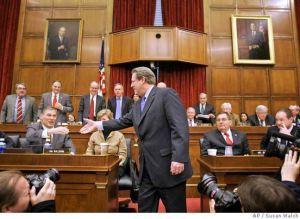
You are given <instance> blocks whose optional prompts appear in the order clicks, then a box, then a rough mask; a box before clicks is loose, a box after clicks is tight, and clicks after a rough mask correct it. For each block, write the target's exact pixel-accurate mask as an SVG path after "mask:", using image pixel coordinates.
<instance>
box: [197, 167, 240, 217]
mask: <svg viewBox="0 0 300 219" xmlns="http://www.w3.org/2000/svg"><path fill="white" fill-rule="evenodd" d="M197 188H198V191H199V192H200V193H201V194H202V195H206V196H208V197H209V198H211V199H214V200H215V210H216V212H242V210H241V209H242V208H241V203H240V200H239V197H238V195H237V194H236V193H234V192H231V191H228V190H223V189H220V188H219V187H218V185H217V178H216V177H215V176H214V175H213V174H211V173H205V174H204V175H203V177H202V180H201V181H200V182H199V183H198V187H197Z"/></svg>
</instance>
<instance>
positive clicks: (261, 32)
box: [231, 15, 275, 65]
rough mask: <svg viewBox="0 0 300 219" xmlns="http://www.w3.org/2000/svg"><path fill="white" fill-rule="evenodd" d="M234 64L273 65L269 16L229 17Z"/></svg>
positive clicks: (273, 54)
mask: <svg viewBox="0 0 300 219" xmlns="http://www.w3.org/2000/svg"><path fill="white" fill-rule="evenodd" d="M231 27H232V45H233V62H234V64H258V65H273V64H275V53H274V40H273V27H272V21H271V17H270V16H266V15H263V16H242V15H232V16H231Z"/></svg>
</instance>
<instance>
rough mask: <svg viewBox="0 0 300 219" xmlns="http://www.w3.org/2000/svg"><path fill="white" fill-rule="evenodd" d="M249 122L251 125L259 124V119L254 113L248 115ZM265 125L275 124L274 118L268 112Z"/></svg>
mask: <svg viewBox="0 0 300 219" xmlns="http://www.w3.org/2000/svg"><path fill="white" fill-rule="evenodd" d="M249 122H250V125H251V126H260V125H259V120H258V117H257V115H256V114H254V115H251V116H249ZM265 123H266V126H272V125H275V118H274V116H272V115H270V114H268V115H267V117H266V120H265Z"/></svg>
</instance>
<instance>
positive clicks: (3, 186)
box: [0, 171, 56, 213]
mask: <svg viewBox="0 0 300 219" xmlns="http://www.w3.org/2000/svg"><path fill="white" fill-rule="evenodd" d="M55 194H56V191H55V184H54V183H53V182H52V181H51V180H50V179H47V180H46V182H45V185H44V186H43V187H42V189H41V190H40V191H39V192H38V194H36V190H35V187H34V186H33V187H32V188H31V189H30V188H29V184H28V182H27V180H26V179H25V177H24V176H23V175H22V173H21V172H19V171H3V172H0V209H1V212H4V213H5V212H7V213H8V212H14V213H18V212H55Z"/></svg>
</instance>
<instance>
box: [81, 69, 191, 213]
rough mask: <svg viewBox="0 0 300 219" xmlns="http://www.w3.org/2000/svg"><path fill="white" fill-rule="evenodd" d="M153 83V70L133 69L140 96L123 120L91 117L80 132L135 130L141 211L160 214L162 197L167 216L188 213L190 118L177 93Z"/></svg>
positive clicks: (133, 82) (139, 205)
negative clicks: (170, 213) (173, 213)
mask: <svg viewBox="0 0 300 219" xmlns="http://www.w3.org/2000/svg"><path fill="white" fill-rule="evenodd" d="M154 85H155V75H154V73H153V72H152V71H151V70H150V69H149V68H146V67H139V68H135V69H133V70H132V77H131V87H132V88H133V89H134V91H135V93H137V94H138V95H139V96H140V97H142V98H141V99H140V100H139V101H138V102H136V103H134V104H133V106H132V109H131V111H130V112H129V113H128V114H126V115H125V116H123V117H121V118H120V119H117V120H110V121H103V122H102V121H97V122H95V121H93V120H88V119H87V120H86V121H87V125H85V126H84V127H83V128H81V130H80V132H81V133H83V134H85V133H88V132H91V131H93V130H97V129H98V130H102V129H104V130H118V129H123V128H127V127H130V126H134V129H135V132H136V133H137V135H138V137H139V145H140V147H139V149H140V156H139V158H140V180H141V182H140V184H141V185H140V190H139V198H138V199H139V200H138V207H139V212H156V211H157V210H158V203H159V199H161V200H162V202H163V204H164V205H165V207H166V211H167V212H185V211H186V180H187V179H189V178H190V177H191V176H192V168H191V163H190V157H189V129H188V123H187V117H186V113H185V110H184V108H183V105H182V103H181V101H180V99H179V97H178V94H177V93H176V92H175V91H174V90H172V89H170V88H163V89H162V88H157V87H155V86H154Z"/></svg>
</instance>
